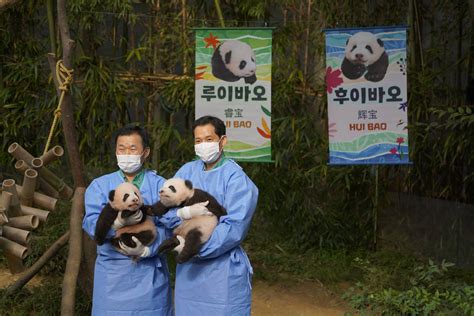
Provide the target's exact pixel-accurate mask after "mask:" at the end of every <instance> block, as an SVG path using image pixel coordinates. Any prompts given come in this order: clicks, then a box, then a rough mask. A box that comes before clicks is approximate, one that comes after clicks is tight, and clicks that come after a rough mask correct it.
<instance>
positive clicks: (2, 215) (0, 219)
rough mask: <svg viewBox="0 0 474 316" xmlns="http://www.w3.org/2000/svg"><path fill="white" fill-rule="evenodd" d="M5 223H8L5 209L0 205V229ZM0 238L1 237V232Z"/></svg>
mask: <svg viewBox="0 0 474 316" xmlns="http://www.w3.org/2000/svg"><path fill="white" fill-rule="evenodd" d="M6 223H8V217H7V209H6V208H5V207H3V206H1V205H0V227H2V225H5V224H6ZM0 236H2V233H1V232H0Z"/></svg>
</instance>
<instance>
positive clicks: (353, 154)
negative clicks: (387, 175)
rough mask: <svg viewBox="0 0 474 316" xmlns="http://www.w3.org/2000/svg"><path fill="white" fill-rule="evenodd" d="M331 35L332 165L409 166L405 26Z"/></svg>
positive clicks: (328, 45)
mask: <svg viewBox="0 0 474 316" xmlns="http://www.w3.org/2000/svg"><path fill="white" fill-rule="evenodd" d="M325 33H326V91H327V98H328V133H329V164H333V165H352V164H408V163H410V161H409V157H408V129H407V125H408V122H407V106H408V100H407V66H406V61H407V51H406V28H405V27H374V28H354V29H329V30H325Z"/></svg>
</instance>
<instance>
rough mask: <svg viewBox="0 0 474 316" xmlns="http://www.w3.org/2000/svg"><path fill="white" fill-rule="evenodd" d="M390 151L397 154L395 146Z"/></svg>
mask: <svg viewBox="0 0 474 316" xmlns="http://www.w3.org/2000/svg"><path fill="white" fill-rule="evenodd" d="M390 153H391V154H394V155H396V154H397V149H396V148H395V147H393V148H392V149H390Z"/></svg>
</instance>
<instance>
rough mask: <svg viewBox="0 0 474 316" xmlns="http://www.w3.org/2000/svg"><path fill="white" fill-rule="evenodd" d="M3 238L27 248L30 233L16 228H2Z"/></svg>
mask: <svg viewBox="0 0 474 316" xmlns="http://www.w3.org/2000/svg"><path fill="white" fill-rule="evenodd" d="M3 237H5V238H7V239H9V240H11V241H14V242H16V243H19V244H20V245H23V246H27V245H28V244H29V243H30V240H31V232H30V231H27V230H23V229H20V228H16V227H11V226H3Z"/></svg>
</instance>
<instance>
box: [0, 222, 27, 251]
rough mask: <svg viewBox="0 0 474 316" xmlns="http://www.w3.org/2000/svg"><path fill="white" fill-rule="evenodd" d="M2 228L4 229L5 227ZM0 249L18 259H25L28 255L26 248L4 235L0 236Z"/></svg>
mask: <svg viewBox="0 0 474 316" xmlns="http://www.w3.org/2000/svg"><path fill="white" fill-rule="evenodd" d="M3 229H5V227H4V228H3ZM0 249H3V250H5V251H8V252H9V253H11V254H12V255H13V256H15V257H17V258H19V259H25V258H26V257H27V256H28V248H26V247H24V246H22V245H19V244H17V243H16V242H13V241H11V240H8V239H6V238H4V237H0Z"/></svg>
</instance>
